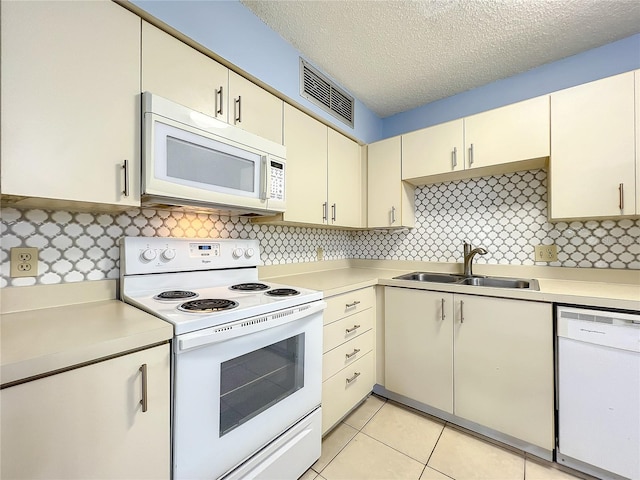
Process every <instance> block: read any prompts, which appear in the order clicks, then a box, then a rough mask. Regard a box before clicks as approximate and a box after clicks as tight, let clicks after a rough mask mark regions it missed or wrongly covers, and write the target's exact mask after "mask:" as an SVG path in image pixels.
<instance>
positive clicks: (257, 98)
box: [229, 71, 284, 144]
mask: <svg viewBox="0 0 640 480" xmlns="http://www.w3.org/2000/svg"><path fill="white" fill-rule="evenodd" d="M229 104H230V105H231V108H230V112H231V113H230V114H229V123H232V124H233V125H235V126H237V127H240V128H242V129H243V130H247V131H249V132H251V133H255V134H256V135H259V136H261V137H263V138H266V139H268V140H271V141H272V142H276V143H279V144H282V109H283V104H284V102H283V101H282V100H280V99H279V98H278V97H276V96H275V95H272V94H271V93H269V92H267V91H266V90H264V89H262V88H260V87H259V86H257V85H256V84H254V83H252V82H250V81H249V80H247V79H246V78H244V77H241V76H240V75H238V74H237V73H235V72H232V71H229Z"/></svg>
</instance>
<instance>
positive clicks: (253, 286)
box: [229, 282, 269, 292]
mask: <svg viewBox="0 0 640 480" xmlns="http://www.w3.org/2000/svg"><path fill="white" fill-rule="evenodd" d="M268 288H269V285H265V284H264V283H259V282H247V283H238V284H237V285H231V286H230V287H229V289H230V290H236V291H239V292H260V291H262V290H267V289H268Z"/></svg>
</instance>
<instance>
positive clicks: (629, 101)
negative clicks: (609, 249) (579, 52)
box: [549, 71, 640, 220]
mask: <svg viewBox="0 0 640 480" xmlns="http://www.w3.org/2000/svg"><path fill="white" fill-rule="evenodd" d="M634 75H635V76H638V75H640V71H636V72H627V73H623V74H621V75H616V76H613V77H609V78H605V79H603V80H598V81H595V82H591V83H587V84H584V85H578V86H577V87H573V88H569V89H566V90H561V91H559V92H556V93H552V94H551V160H550V166H549V187H550V188H549V207H550V218H551V219H552V220H561V219H571V218H598V217H602V218H615V217H620V216H625V215H635V214H638V213H640V209H637V208H636V203H638V207H640V200H639V199H640V195H639V194H638V186H637V185H636V181H638V182H640V177H638V179H637V180H636V170H637V169H638V168H639V164H638V162H639V160H638V158H639V156H638V155H639V154H638V153H637V152H636V145H639V146H640V140H638V138H639V137H640V133H638V129H639V128H640V126H638V124H636V123H635V121H636V120H635V116H636V115H637V114H636V113H635V111H634V110H635V109H636V108H637V109H640V105H639V104H638V102H639V101H638V96H639V95H640V87H638V89H637V90H636V89H635V88H634V82H638V80H637V79H635V78H634ZM634 96H635V98H634ZM634 103H635V104H636V105H637V106H636V107H634Z"/></svg>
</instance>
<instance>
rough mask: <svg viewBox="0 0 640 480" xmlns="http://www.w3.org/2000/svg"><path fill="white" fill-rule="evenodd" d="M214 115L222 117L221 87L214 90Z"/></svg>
mask: <svg viewBox="0 0 640 480" xmlns="http://www.w3.org/2000/svg"><path fill="white" fill-rule="evenodd" d="M216 115H222V85H220V88H219V89H218V90H216Z"/></svg>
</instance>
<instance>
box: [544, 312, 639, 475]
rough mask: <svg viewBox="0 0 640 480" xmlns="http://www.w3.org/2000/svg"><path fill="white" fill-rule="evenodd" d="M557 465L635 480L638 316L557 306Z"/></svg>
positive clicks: (636, 461) (637, 467)
mask: <svg viewBox="0 0 640 480" xmlns="http://www.w3.org/2000/svg"><path fill="white" fill-rule="evenodd" d="M557 320H558V451H557V461H558V463H560V464H564V465H567V466H569V467H572V468H575V469H576V470H581V471H583V472H585V473H589V474H591V475H595V476H597V477H600V478H612V479H618V478H621V477H622V478H631V479H634V480H638V479H640V313H622V312H610V311H602V310H588V309H583V308H573V307H564V306H559V307H558V309H557Z"/></svg>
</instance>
